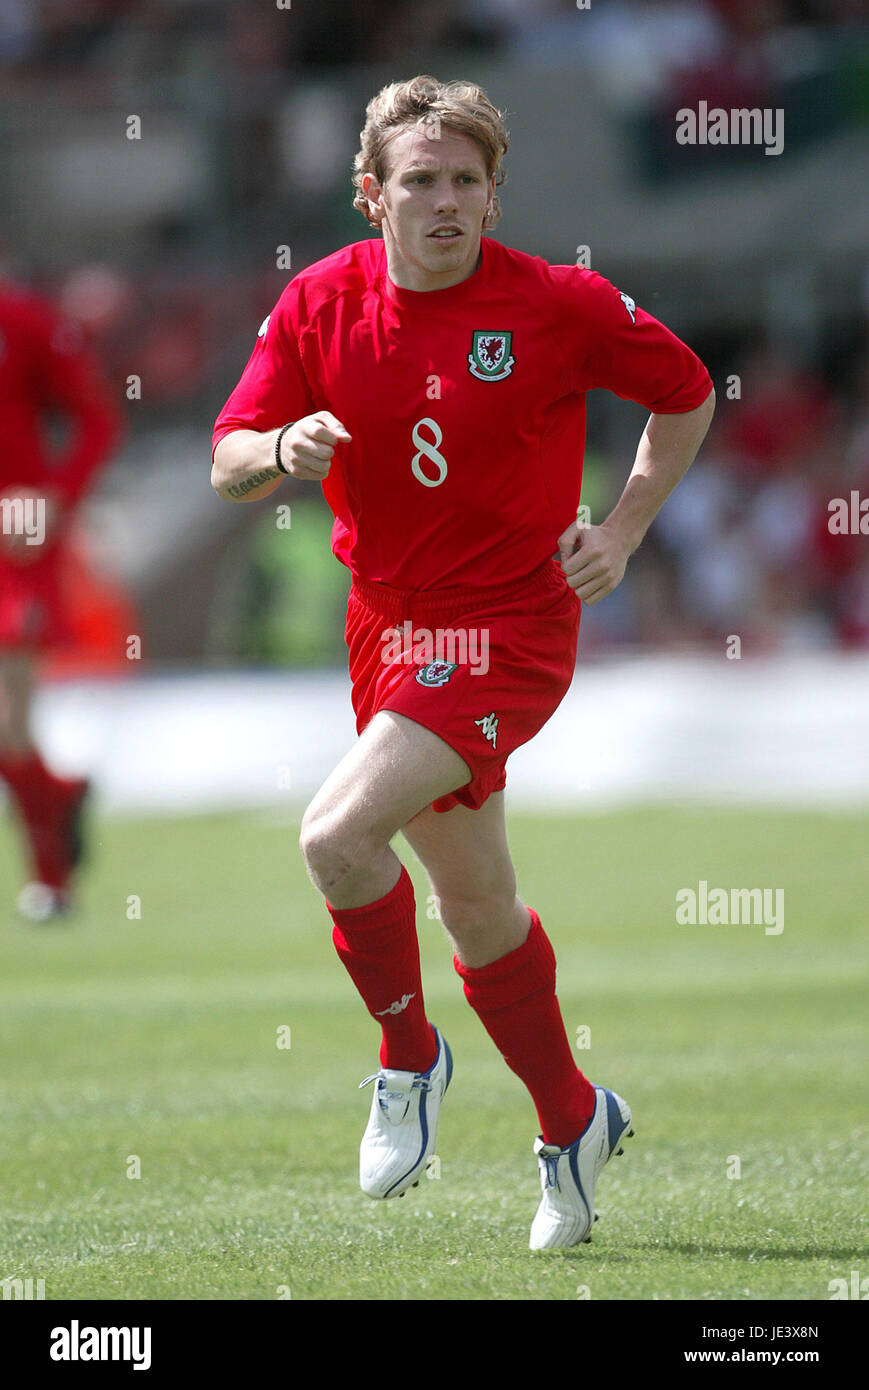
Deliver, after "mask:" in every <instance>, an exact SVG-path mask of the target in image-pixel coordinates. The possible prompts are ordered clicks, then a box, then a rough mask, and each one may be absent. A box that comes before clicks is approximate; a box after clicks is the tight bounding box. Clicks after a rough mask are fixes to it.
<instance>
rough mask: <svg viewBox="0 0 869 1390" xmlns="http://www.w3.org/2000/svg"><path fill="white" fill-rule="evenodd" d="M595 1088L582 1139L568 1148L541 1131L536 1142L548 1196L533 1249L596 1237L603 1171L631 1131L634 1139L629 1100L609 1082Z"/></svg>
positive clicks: (542, 1183)
mask: <svg viewBox="0 0 869 1390" xmlns="http://www.w3.org/2000/svg"><path fill="white" fill-rule="evenodd" d="M594 1091H595V1106H594V1114H593V1115H592V1117H591V1119H590V1120H589V1122H588V1124H587V1125H586V1127H585V1129H584V1130H583V1131H582V1134H580V1136H579V1138H578V1139H574V1141H573V1143H572V1144H569V1145H568V1146H567V1148H566V1149H560V1148H559V1147H558V1145H557V1144H544V1142H543V1139H542V1138H541V1137H540V1136H539V1135H538V1137H537V1139H535V1141H534V1152H535V1153H536V1155H537V1162H538V1164H539V1166H540V1186H541V1187H542V1189H543V1197H542V1199H541V1202H540V1206H539V1207H538V1208H537V1215H536V1216H535V1218H534V1221H533V1223H532V1226H531V1240H530V1242H529V1244H530V1246H531V1249H532V1250H554V1249H555V1248H556V1247H557V1246H563V1245H579V1243H580V1242H581V1241H585V1242H588V1241H590V1240H591V1236H590V1234H589V1232H590V1231H591V1228H592V1226H593V1225H594V1222H595V1221H596V1220H597V1217H596V1216H595V1214H594V1185H595V1183H596V1182H597V1178H598V1174H599V1173H600V1171H601V1169H602V1168H603V1166H604V1164H605V1163H606V1161H607V1159H608V1158H609V1157H610V1156H611V1154H612V1153H613V1152H614V1151H615V1152H616V1153H619V1154H620V1153H623V1152H624V1150H623V1149H622V1148H620V1147H618V1146H619V1144H620V1142H621V1139H622V1137H623V1136H624V1134H625V1131H626V1130H627V1137H628V1138H632V1137H633V1133H634V1131H633V1129H632V1128H631V1109H630V1106H629V1105H628V1104H627V1102H626V1101H624V1100H622V1098H621V1096H617V1095H616V1093H615V1091H608V1090H607V1089H606V1088H605V1087H604V1086H595V1088H594Z"/></svg>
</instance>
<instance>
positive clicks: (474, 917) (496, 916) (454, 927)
mask: <svg viewBox="0 0 869 1390" xmlns="http://www.w3.org/2000/svg"><path fill="white" fill-rule="evenodd" d="M515 903H516V893H515V890H514V889H513V888H509V889H491V890H489V891H487V892H484V893H476V894H473V895H471V894H465V893H450V894H442V895H441V896H440V897H439V899H438V904H439V910H440V918H441V921H442V923H443V925H444V926H445V927H446V929H447V931H448V932H449V933H450V935H451V936H453V937H455V938H456V939H457V940H458V939H460V938H462V937H464V936H473V935H476V934H478V933H480V932H485V931H487V930H491V929H492V928H493V927H495V926H499V925H500V924H501V923H503V922H506V921H508V920H509V919H510V918H511V917H512V914H513V911H514V906H515Z"/></svg>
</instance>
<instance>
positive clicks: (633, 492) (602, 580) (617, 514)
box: [558, 390, 715, 603]
mask: <svg viewBox="0 0 869 1390" xmlns="http://www.w3.org/2000/svg"><path fill="white" fill-rule="evenodd" d="M714 411H715V391H714V390H712V391H710V393H709V395H708V396H707V398H706V400H705V401H704V402H703V404H702V405H699V406H698V407H697V409H696V410H688V411H685V412H684V413H682V414H679V415H650V416H649V422H648V424H647V425H646V428H645V430H644V431H643V435H642V438H641V439H640V443H639V446H638V448H637V456H636V458H635V460H634V466H633V468H632V469H631V474H630V477H629V478H628V481H627V482H626V484H625V487H624V491H623V492H622V495H621V497H620V498H619V500H618V502H617V503H616V505H615V507H614V508H613V510H612V511H611V512H610V514H609V516H608V517H607V518H606V520H605V521H604V522H602V523H601V525H600V526H582V525H580V524H579V522H574V523H573V524H572V525H570V526H568V528H567V530H566V531H565V532H564V533H563V535H561V536H559V538H558V548H559V552H560V555H561V567H562V569H563V571H564V573H565V575H566V577H567V582H568V584H569V585H570V587H571V588H572V589H573V590H574V591H575V593H576V595H577V597H578V598H580V599H582V601H583V603H597V602H599V600H600V599H602V598H606V597H607V595H608V594H611V593H612V592H613V590H614V589H615V588H617V587H618V585H619V584H620V583H621V581H622V578H623V577H624V573H625V569H626V568H627V563H628V560H629V559H630V557H631V555H632V554H633V553H634V551H635V550H636V549H637V547H638V546H639V544H640V542H641V541H642V539H643V537H644V536H645V534H646V532H647V531H648V529H649V527H650V526H651V524H652V522H653V521H654V519H655V517H656V516H657V514H658V512H659V511H660V509H661V507H662V506H663V505H664V502H665V501H666V499H667V498H668V497H669V495H670V493H671V492H672V491H673V489H674V487H675V486H676V484H677V483H678V482H679V481H680V480H681V479H682V478H683V477H684V476H685V474H686V473H687V471H688V469H689V468H690V467H691V464H692V463H693V462H694V459H695V458H696V457H697V453H698V450H699V448H700V445H701V444H702V443H703V440H704V439H705V437H706V432H707V430H708V429H709V425H710V422H711V420H712V415H713V413H714Z"/></svg>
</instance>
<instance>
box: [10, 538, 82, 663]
mask: <svg viewBox="0 0 869 1390" xmlns="http://www.w3.org/2000/svg"><path fill="white" fill-rule="evenodd" d="M67 636H68V624H67V616H66V604H65V602H64V595H63V556H62V552H61V550H60V548H59V547H54V548H52V550H51V551H50V552H48V553H47V554H46V555H44V556H42V557H40V559H39V560H36V561H35V562H33V563H32V564H27V565H18V564H15V563H14V562H12V561H10V560H7V559H5V558H4V557H3V556H2V555H0V649H3V650H9V649H10V648H11V649H19V650H30V651H40V650H45V649H48V648H52V647H55V646H58V645H59V644H60V643H62V642H63V641H65V640H66V638H67Z"/></svg>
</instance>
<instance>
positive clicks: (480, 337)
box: [468, 330, 516, 381]
mask: <svg viewBox="0 0 869 1390" xmlns="http://www.w3.org/2000/svg"><path fill="white" fill-rule="evenodd" d="M512 343H513V334H512V333H484V332H483V331H482V330H478V331H477V332H476V333H475V334H474V337H473V341H472V343H471V351H470V352H469V353H468V371H469V372H470V373H471V376H475V377H476V378H477V380H478V381H503V380H504V377H505V376H509V375H510V373H511V372H512V370H513V364H514V362H515V361H516V358H515V357H513V356H511V353H510V348H511V346H512Z"/></svg>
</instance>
